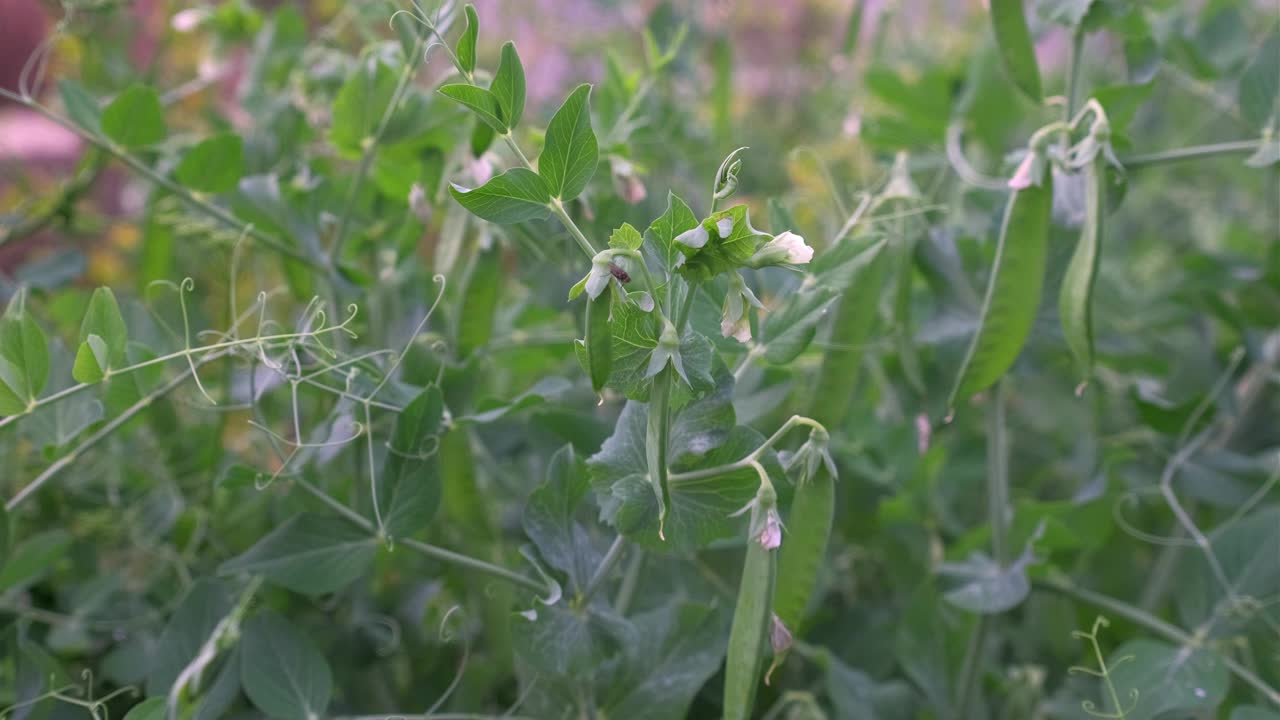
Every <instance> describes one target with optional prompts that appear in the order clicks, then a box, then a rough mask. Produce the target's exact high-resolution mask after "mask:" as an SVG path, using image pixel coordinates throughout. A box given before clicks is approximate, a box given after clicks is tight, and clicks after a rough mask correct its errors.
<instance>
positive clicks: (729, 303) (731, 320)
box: [720, 272, 764, 343]
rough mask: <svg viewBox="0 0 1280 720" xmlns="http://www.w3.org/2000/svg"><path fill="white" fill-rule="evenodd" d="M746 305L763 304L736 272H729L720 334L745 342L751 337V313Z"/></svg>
mask: <svg viewBox="0 0 1280 720" xmlns="http://www.w3.org/2000/svg"><path fill="white" fill-rule="evenodd" d="M748 306H753V307H757V308H763V307H764V305H762V304H761V303H760V300H759V299H758V298H757V297H756V295H755V293H753V292H751V288H749V287H747V284H746V283H745V282H743V280H742V276H741V275H739V274H738V273H736V272H735V273H729V292H728V294H727V295H725V297H724V309H723V311H722V312H721V314H720V334H721V335H723V336H724V337H731V338H733V339H735V340H737V341H738V342H741V343H745V342H747V341H748V340H750V339H751V314H750V313H749V312H748Z"/></svg>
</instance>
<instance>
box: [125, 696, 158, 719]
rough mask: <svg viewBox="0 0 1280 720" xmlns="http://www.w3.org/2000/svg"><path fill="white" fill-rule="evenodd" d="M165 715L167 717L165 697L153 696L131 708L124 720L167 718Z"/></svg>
mask: <svg viewBox="0 0 1280 720" xmlns="http://www.w3.org/2000/svg"><path fill="white" fill-rule="evenodd" d="M165 717H167V714H166V711H165V699H164V698H162V697H152V698H147V699H146V700H143V701H142V702H140V703H138V704H137V705H134V706H133V707H131V708H129V712H127V713H125V716H124V720H165Z"/></svg>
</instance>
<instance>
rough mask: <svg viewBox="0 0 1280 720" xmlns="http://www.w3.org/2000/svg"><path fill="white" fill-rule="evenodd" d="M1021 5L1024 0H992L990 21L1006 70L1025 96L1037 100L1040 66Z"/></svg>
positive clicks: (1038, 95)
mask: <svg viewBox="0 0 1280 720" xmlns="http://www.w3.org/2000/svg"><path fill="white" fill-rule="evenodd" d="M1022 5H1023V0H991V24H992V27H993V28H994V30H995V35H996V45H997V46H998V47H999V48H1000V57H1001V59H1002V60H1004V69H1005V71H1006V72H1008V73H1009V77H1010V78H1011V79H1012V80H1013V83H1014V84H1015V85H1017V86H1018V88H1019V89H1020V90H1022V92H1024V93H1026V95H1027V97H1029V98H1031V99H1032V100H1034V101H1036V102H1040V97H1041V94H1040V68H1039V67H1038V66H1037V65H1036V51H1035V47H1034V46H1033V45H1032V44H1031V32H1030V31H1029V30H1028V29H1027V18H1026V14H1025V13H1024V11H1023V7H1022Z"/></svg>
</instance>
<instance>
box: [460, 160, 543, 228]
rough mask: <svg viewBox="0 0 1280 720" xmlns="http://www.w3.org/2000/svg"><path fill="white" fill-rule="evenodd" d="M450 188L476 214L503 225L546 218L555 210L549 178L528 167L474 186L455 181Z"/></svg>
mask: <svg viewBox="0 0 1280 720" xmlns="http://www.w3.org/2000/svg"><path fill="white" fill-rule="evenodd" d="M449 192H451V193H452V194H453V197H454V199H455V200H457V201H458V203H459V204H461V205H462V206H463V207H464V208H466V209H467V210H469V211H471V213H472V214H474V215H476V216H479V217H481V218H484V219H485V220H488V221H489V222H492V223H497V224H499V225H512V224H515V223H521V222H527V221H529V220H542V219H544V218H546V217H548V216H549V215H550V214H551V207H550V205H549V203H550V202H551V190H550V189H549V188H548V187H547V181H546V180H543V179H542V176H541V175H539V174H537V173H535V172H534V171H532V170H527V169H525V168H512V169H511V170H508V171H506V172H504V173H502V174H501V175H499V176H497V177H495V178H493V179H491V180H489V182H487V183H485V184H484V185H481V186H480V187H478V188H474V189H471V190H468V189H466V188H464V187H461V186H459V185H456V184H454V185H452V186H451V187H450V188H449Z"/></svg>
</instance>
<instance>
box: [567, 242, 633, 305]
mask: <svg viewBox="0 0 1280 720" xmlns="http://www.w3.org/2000/svg"><path fill="white" fill-rule="evenodd" d="M613 255H614V252H613V250H612V249H610V250H602V251H600V252H598V253H596V256H595V257H593V258H591V270H590V272H588V273H587V274H586V276H585V277H583V278H582V279H581V280H579V281H578V283H577V284H576V285H574V286H573V287H572V288H570V290H569V299H570V300H572V299H574V298H576V297H578V296H579V295H581V294H582V291H583V290H586V291H587V295H588V296H589V297H590V298H591V299H592V300H595V299H596V298H598V297H600V293H602V292H604V291H605V290H607V289H608V288H609V281H610V280H611V279H613V278H614V277H615V276H614V272H613V271H614V269H615V268H617V266H616V265H614V264H613ZM618 269H619V271H621V268H618Z"/></svg>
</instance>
